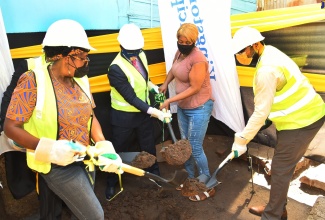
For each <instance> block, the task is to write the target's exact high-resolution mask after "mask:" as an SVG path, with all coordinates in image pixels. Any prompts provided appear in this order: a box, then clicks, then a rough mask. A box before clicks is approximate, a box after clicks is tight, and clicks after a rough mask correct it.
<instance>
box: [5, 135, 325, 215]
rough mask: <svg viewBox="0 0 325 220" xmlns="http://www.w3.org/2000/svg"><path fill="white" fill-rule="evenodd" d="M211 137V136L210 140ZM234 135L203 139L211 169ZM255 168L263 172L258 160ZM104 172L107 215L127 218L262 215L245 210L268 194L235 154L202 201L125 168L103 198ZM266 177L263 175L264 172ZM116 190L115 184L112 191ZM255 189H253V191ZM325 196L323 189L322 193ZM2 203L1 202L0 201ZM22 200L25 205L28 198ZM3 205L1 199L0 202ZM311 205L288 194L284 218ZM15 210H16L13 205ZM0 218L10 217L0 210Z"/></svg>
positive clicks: (99, 189)
mask: <svg viewBox="0 0 325 220" xmlns="http://www.w3.org/2000/svg"><path fill="white" fill-rule="evenodd" d="M211 140H212V141H211ZM231 143H232V138H225V137H222V138H219V137H214V138H212V139H211V138H210V139H209V140H208V139H206V140H205V144H204V149H205V152H206V155H207V157H208V161H209V167H210V170H211V173H212V172H213V171H214V170H215V169H216V168H217V167H218V165H219V164H220V163H221V162H222V160H223V159H224V158H225V157H226V156H227V155H228V153H229V152H230V148H231V147H230V146H231ZM221 148H223V149H229V150H227V151H226V152H224V154H222V155H221V154H220V153H218V152H219V150H218V149H221ZM159 167H160V171H161V176H162V177H163V178H165V179H171V178H172V176H173V174H174V171H175V170H177V169H183V166H182V165H177V166H172V165H169V164H167V163H166V162H159ZM253 168H254V172H260V173H263V172H262V171H261V169H260V167H258V166H257V165H254V167H253ZM106 175H107V174H106V173H103V172H97V177H96V185H95V192H96V194H97V196H98V198H99V200H100V202H101V204H102V206H103V208H104V211H105V219H111V220H121V219H123V220H128V219H130V220H131V219H137V220H142V219H143V220H144V219H157V220H174V219H175V220H185V219H186V220H197V219H205V220H209V219H227V220H228V219H240V220H241V219H242V220H247V219H250V220H254V219H260V218H259V217H258V216H254V215H252V214H250V213H249V211H248V207H250V206H253V205H264V204H266V203H267V201H268V198H269V189H267V188H265V187H263V186H259V185H256V184H254V185H253V187H252V184H251V182H250V179H251V173H250V172H249V171H248V165H247V161H245V160H242V159H234V160H232V161H231V162H230V163H228V164H227V165H225V166H224V168H223V169H222V170H221V171H220V172H219V174H218V175H217V180H218V181H220V182H221V184H219V185H217V186H216V187H215V190H216V194H215V196H214V197H212V198H209V199H206V200H205V201H201V202H193V201H190V200H189V199H188V198H187V197H184V196H182V194H181V191H177V190H176V189H175V187H174V186H171V187H163V188H160V187H158V186H157V185H156V184H155V183H153V182H151V181H150V180H149V179H148V178H146V177H139V176H134V175H132V174H128V173H124V174H123V175H122V185H123V191H122V192H121V193H120V194H119V195H118V196H117V197H116V198H115V199H113V200H112V201H111V202H108V201H106V199H105V195H104V192H105V183H106ZM266 178H267V177H266ZM300 188H301V190H303V191H305V192H307V193H311V194H316V195H317V194H321V193H322V192H319V191H317V190H315V189H312V188H310V187H308V186H303V185H302V186H301V187H300ZM118 190H119V189H118V188H117V189H116V191H118ZM252 190H254V193H252ZM323 195H324V194H323ZM0 203H1V202H0ZM2 203H3V201H2ZM25 203H26V204H24V203H23V201H22V202H21V204H20V207H21V208H23V207H24V206H25V205H27V203H28V201H26V200H25ZM0 208H1V204H0ZM311 209H312V207H311V206H308V205H306V204H303V203H300V202H297V201H295V200H293V199H289V201H288V205H287V210H288V216H289V217H288V219H289V220H296V219H299V220H300V219H307V218H308V215H309V213H310V211H311ZM17 212H19V210H17ZM0 213H1V214H0V220H7V219H8V220H10V219H19V218H10V216H6V214H5V213H4V209H3V207H2V209H0ZM37 216H38V214H37V211H36V213H35V209H34V210H33V211H32V212H31V213H28V215H26V216H25V217H23V218H20V219H23V220H34V219H38V218H37ZM65 219H67V220H68V219H71V215H70V212H69V211H68V210H67V209H65V210H64V215H63V220H65Z"/></svg>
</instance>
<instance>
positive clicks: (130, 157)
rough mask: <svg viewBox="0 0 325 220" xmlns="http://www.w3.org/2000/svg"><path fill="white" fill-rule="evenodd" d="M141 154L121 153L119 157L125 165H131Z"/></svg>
mask: <svg viewBox="0 0 325 220" xmlns="http://www.w3.org/2000/svg"><path fill="white" fill-rule="evenodd" d="M139 154H140V152H120V153H118V155H119V156H120V157H121V159H122V161H123V163H126V164H129V165H130V164H131V163H132V162H133V161H134V159H135V158H136V157H137V156H138V155H139Z"/></svg>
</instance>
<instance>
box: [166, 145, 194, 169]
mask: <svg viewBox="0 0 325 220" xmlns="http://www.w3.org/2000/svg"><path fill="white" fill-rule="evenodd" d="M161 154H162V156H163V157H164V159H165V160H166V162H167V163H168V164H170V165H182V164H184V163H185V162H186V161H187V160H188V159H189V158H190V156H191V154H192V147H191V144H190V142H189V141H188V140H186V139H182V140H179V141H176V143H174V144H169V145H168V146H167V147H165V148H163V150H162V151H161Z"/></svg>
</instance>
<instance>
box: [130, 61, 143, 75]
mask: <svg viewBox="0 0 325 220" xmlns="http://www.w3.org/2000/svg"><path fill="white" fill-rule="evenodd" d="M137 60H138V59H137V58H134V59H132V60H131V62H132V65H133V66H134V67H135V68H136V69H137V70H138V71H139V72H140V73H141V69H140V67H139V66H138V63H137Z"/></svg>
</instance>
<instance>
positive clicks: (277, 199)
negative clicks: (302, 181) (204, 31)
mask: <svg viewBox="0 0 325 220" xmlns="http://www.w3.org/2000/svg"><path fill="white" fill-rule="evenodd" d="M263 40H264V37H263V36H262V35H261V33H260V32H259V31H258V30H256V29H254V28H251V27H243V28H241V29H239V30H238V31H237V32H236V33H235V34H234V36H233V40H232V41H233V52H234V54H236V57H237V58H240V59H237V60H238V62H240V63H241V64H244V65H249V64H250V61H251V60H252V59H253V57H254V56H257V58H258V62H257V65H256V71H255V76H254V84H253V91H254V112H253V114H252V116H251V117H250V119H249V121H248V123H247V125H246V127H245V128H244V130H243V131H242V132H238V133H236V134H235V140H234V143H233V146H232V150H233V151H235V152H236V153H237V154H235V155H238V156H240V155H241V154H243V153H245V152H246V150H247V148H246V145H247V143H248V142H249V141H251V140H252V139H253V138H254V136H255V135H256V134H257V132H258V131H259V129H260V128H261V127H262V126H263V125H264V123H265V121H266V119H267V118H268V119H269V120H271V121H272V122H273V124H274V125H275V128H276V130H277V144H276V146H275V148H274V156H273V159H272V165H271V170H272V178H271V191H270V198H269V202H268V204H267V205H266V206H256V207H251V208H250V209H249V211H250V212H251V213H252V214H255V215H259V216H262V219H269V220H270V219H274V220H275V219H287V210H286V204H287V193H288V188H289V184H290V180H291V178H292V176H293V173H294V170H295V167H296V164H297V163H298V161H299V160H300V159H301V158H302V156H303V155H304V153H305V151H306V150H307V148H308V145H309V144H310V142H311V141H312V140H313V138H314V136H315V135H316V133H317V132H318V131H319V129H320V128H321V127H322V125H323V124H324V120H325V117H324V115H325V103H324V101H323V99H322V98H321V96H320V95H319V94H317V92H316V91H315V90H314V88H313V87H312V85H311V84H310V83H309V81H308V79H307V78H306V77H305V76H304V75H303V74H302V73H301V72H300V69H299V67H298V66H297V65H296V64H295V63H294V61H293V60H291V59H290V58H289V57H288V56H287V55H286V54H284V53H283V52H281V51H280V50H278V49H277V48H275V47H273V46H270V45H265V44H264V42H263Z"/></svg>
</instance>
